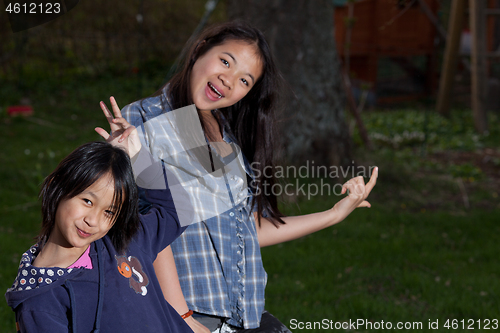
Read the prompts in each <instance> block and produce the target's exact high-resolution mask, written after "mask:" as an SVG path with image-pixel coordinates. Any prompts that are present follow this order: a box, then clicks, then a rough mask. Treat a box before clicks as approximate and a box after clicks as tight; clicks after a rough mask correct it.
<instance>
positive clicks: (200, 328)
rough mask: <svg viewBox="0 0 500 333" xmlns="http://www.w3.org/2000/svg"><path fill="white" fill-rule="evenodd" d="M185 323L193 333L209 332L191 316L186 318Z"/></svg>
mask: <svg viewBox="0 0 500 333" xmlns="http://www.w3.org/2000/svg"><path fill="white" fill-rule="evenodd" d="M186 324H188V325H189V327H190V328H191V329H192V330H193V332H194V333H211V332H210V330H209V329H208V328H207V327H206V326H204V325H202V324H201V323H200V322H199V321H198V320H196V319H194V318H193V317H192V316H190V317H188V318H186Z"/></svg>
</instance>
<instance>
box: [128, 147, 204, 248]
mask: <svg viewBox="0 0 500 333" xmlns="http://www.w3.org/2000/svg"><path fill="white" fill-rule="evenodd" d="M133 169H134V175H135V176H136V181H137V185H138V186H139V190H140V192H141V193H143V195H144V197H145V199H146V200H147V201H148V202H149V203H150V204H151V208H150V209H149V211H148V213H147V214H144V215H141V220H142V224H143V229H144V235H145V239H144V241H143V242H144V244H147V246H148V247H149V251H150V252H151V253H152V254H153V255H154V256H155V257H156V255H157V254H158V253H159V252H161V251H162V250H163V249H164V248H166V247H167V246H168V245H169V244H170V243H172V242H173V241H174V240H175V239H176V238H177V237H178V236H179V235H180V234H181V233H182V232H183V231H184V229H185V226H187V225H189V224H190V223H191V222H192V219H193V217H194V214H193V208H192V205H191V201H190V199H189V195H188V194H187V192H186V191H185V190H184V188H183V187H182V185H181V184H180V183H179V181H178V180H177V178H176V177H175V175H174V174H172V173H171V172H169V171H168V170H165V168H164V166H163V163H162V162H161V161H154V160H153V158H152V157H151V155H150V153H149V152H148V151H147V149H145V148H144V147H143V148H142V149H141V151H140V152H139V154H137V156H136V157H134V160H133Z"/></svg>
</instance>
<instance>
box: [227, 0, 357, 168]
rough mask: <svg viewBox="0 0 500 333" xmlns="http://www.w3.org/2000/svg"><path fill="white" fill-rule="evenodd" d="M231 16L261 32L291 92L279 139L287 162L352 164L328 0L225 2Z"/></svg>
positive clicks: (331, 15)
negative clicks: (283, 147)
mask: <svg viewBox="0 0 500 333" xmlns="http://www.w3.org/2000/svg"><path fill="white" fill-rule="evenodd" d="M227 11H228V15H229V18H230V19H242V20H244V21H247V22H249V23H250V24H252V25H253V26H256V27H257V28H259V29H260V30H261V31H262V32H263V33H264V34H265V35H266V38H267V40H268V42H269V44H270V47H271V49H272V52H273V54H274V57H275V60H276V63H277V65H278V68H279V69H280V70H281V72H282V73H283V76H284V78H285V80H286V81H287V85H288V87H289V88H290V90H291V91H292V92H293V94H291V95H292V96H291V97H292V98H290V99H289V101H288V104H287V107H286V115H285V122H284V126H283V129H282V130H283V134H284V136H283V138H284V146H285V153H286V157H287V159H289V162H294V163H300V164H302V163H305V162H306V160H309V161H310V162H312V161H314V162H315V165H330V166H332V165H335V166H340V165H348V164H350V163H351V155H350V146H351V145H350V136H349V132H348V126H347V125H346V120H345V113H344V109H345V108H344V104H345V97H344V93H343V90H342V85H341V70H340V63H339V59H338V57H337V50H336V47H335V40H334V37H333V7H332V4H331V1H327V0H314V1H310V0H248V1H242V0H229V1H228V6H227Z"/></svg>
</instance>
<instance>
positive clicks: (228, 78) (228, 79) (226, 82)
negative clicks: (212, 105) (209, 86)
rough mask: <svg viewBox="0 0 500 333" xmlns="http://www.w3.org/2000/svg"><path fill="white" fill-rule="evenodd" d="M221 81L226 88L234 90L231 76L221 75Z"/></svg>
mask: <svg viewBox="0 0 500 333" xmlns="http://www.w3.org/2000/svg"><path fill="white" fill-rule="evenodd" d="M219 80H221V82H222V84H223V85H224V86H225V87H226V88H228V89H229V90H231V89H232V88H233V84H232V80H231V76H229V75H226V74H221V75H219Z"/></svg>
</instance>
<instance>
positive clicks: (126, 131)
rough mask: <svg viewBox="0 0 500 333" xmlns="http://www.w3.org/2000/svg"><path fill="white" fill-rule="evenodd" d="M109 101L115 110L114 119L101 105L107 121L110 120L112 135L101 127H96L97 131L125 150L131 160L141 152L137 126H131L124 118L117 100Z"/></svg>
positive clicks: (102, 104)
mask: <svg viewBox="0 0 500 333" xmlns="http://www.w3.org/2000/svg"><path fill="white" fill-rule="evenodd" d="M109 101H110V102H111V107H112V108H113V113H114V117H113V114H111V112H110V111H109V110H108V108H107V106H106V104H104V102H103V101H101V103H100V105H101V109H102V111H103V112H104V115H105V116H106V119H107V120H108V123H109V127H110V133H109V134H108V132H107V131H106V130H104V129H103V128H101V127H96V128H95V131H96V132H97V133H99V135H100V136H102V137H103V138H104V140H106V141H107V142H109V143H111V144H112V145H113V146H117V147H122V148H123V149H125V151H126V152H127V153H128V155H129V156H130V158H132V157H134V156H135V154H137V153H138V152H139V151H140V150H141V141H140V139H139V134H138V133H137V129H136V128H135V126H132V125H130V124H129V123H128V122H127V121H126V120H125V118H123V117H122V113H121V111H120V108H119V107H118V104H117V103H116V100H115V98H114V97H110V98H109Z"/></svg>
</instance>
